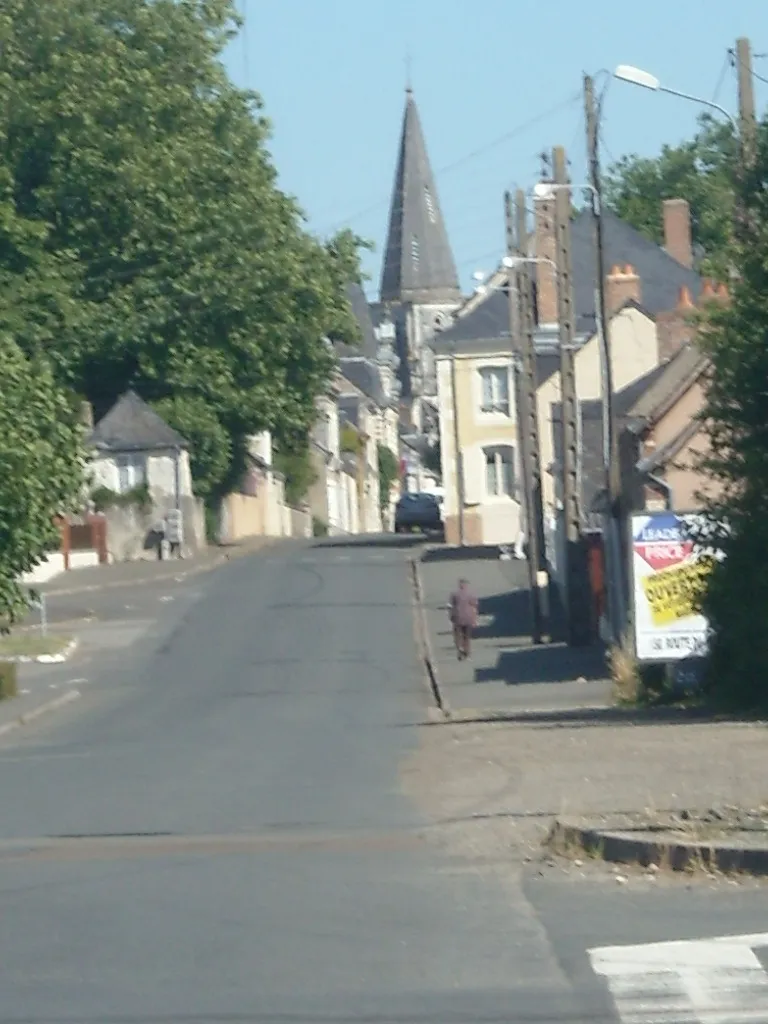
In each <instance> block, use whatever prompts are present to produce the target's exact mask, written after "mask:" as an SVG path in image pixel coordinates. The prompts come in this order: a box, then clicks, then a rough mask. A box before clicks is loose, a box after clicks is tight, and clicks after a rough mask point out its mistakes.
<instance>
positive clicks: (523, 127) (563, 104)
mask: <svg viewBox="0 0 768 1024" xmlns="http://www.w3.org/2000/svg"><path fill="white" fill-rule="evenodd" d="M580 99H581V93H571V95H570V96H569V97H568V98H567V99H565V100H561V101H560V102H559V103H557V104H556V105H555V106H553V107H550V108H549V109H548V110H545V111H542V112H541V113H540V114H536V115H534V117H531V118H529V119H528V120H527V121H523V122H522V123H521V124H519V125H517V126H516V127H514V128H512V129H511V130H510V131H508V132H506V133H505V134H504V135H501V136H499V137H498V138H496V139H494V140H493V141H492V142H489V143H486V144H485V145H483V146H480V147H478V148H477V149H473V150H471V151H470V152H469V153H466V154H465V155H464V156H461V157H459V158H458V159H457V160H454V161H452V162H451V163H449V164H445V165H444V166H443V167H441V168H440V169H439V170H438V171H437V172H436V174H435V178H441V177H443V176H444V175H446V174H450V173H451V171H455V170H456V169H457V168H459V167H463V166H464V165H465V164H467V163H469V162H470V161H471V160H474V159H476V158H477V157H478V156H482V155H483V154H484V153H488V152H490V151H491V150H492V149H497V148H498V147H499V146H502V145H503V144H504V143H505V142H509V141H510V139H514V138H516V137H517V136H518V135H522V134H523V133H524V132H526V131H528V129H529V128H533V127H535V126H536V125H537V124H539V123H540V122H541V121H545V120H546V119H547V118H549V117H552V116H553V115H554V114H557V113H559V112H560V111H561V110H564V109H567V108H568V107H571V106H573V105H574V103H577V102H578V101H579V100H580ZM388 202H389V197H387V198H386V199H380V200H378V202H376V203H372V204H371V205H370V206H366V207H365V208H364V209H361V210H358V212H357V213H354V214H352V216H350V217H345V218H344V219H343V220H339V221H336V222H335V223H334V224H331V225H330V226H329V227H328V228H326V229H325V231H322V232H321V234H325V233H326V232H327V231H335V230H336V229H337V228H341V227H344V226H345V225H347V224H351V223H352V222H353V221H356V220H359V219H360V218H361V217H365V216H366V214H369V213H374V212H376V211H377V210H380V209H381V208H382V207H383V206H386V205H387V203H388Z"/></svg>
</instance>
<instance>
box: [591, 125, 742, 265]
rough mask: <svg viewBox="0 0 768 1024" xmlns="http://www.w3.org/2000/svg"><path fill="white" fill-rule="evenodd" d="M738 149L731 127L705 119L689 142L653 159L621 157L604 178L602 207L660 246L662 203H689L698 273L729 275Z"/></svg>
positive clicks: (633, 156)
mask: <svg viewBox="0 0 768 1024" xmlns="http://www.w3.org/2000/svg"><path fill="white" fill-rule="evenodd" d="M736 159H737V143H736V138H735V136H734V131H733V128H732V126H731V125H730V123H725V124H724V123H723V122H721V121H716V120H714V119H713V118H712V117H710V115H708V114H704V115H702V117H701V118H700V119H699V129H698V131H697V133H696V135H695V136H694V138H693V139H691V140H690V141H688V142H683V143H681V144H680V145H679V146H664V147H663V149H662V151H661V153H660V154H659V156H657V157H640V156H637V155H636V154H631V155H629V156H625V157H622V159H621V160H619V161H618V162H617V163H615V164H614V165H613V166H612V167H610V168H609V170H608V172H607V174H606V176H605V200H606V204H607V205H608V206H609V207H610V208H611V209H612V210H613V211H614V212H615V213H616V214H617V215H618V216H619V217H621V219H622V220H624V221H626V222H627V223H628V224H631V225H632V226H633V227H635V228H637V230H638V231H641V232H642V233H643V234H644V235H646V236H647V237H648V238H650V239H652V240H653V241H654V242H658V243H659V244H663V241H664V226H663V219H662V202H663V200H664V199H679V198H683V199H687V200H688V202H689V204H690V207H691V231H692V236H693V243H694V247H695V249H696V250H698V252H699V254H700V260H701V270H702V271H703V272H705V273H708V274H711V275H712V276H714V277H722V276H723V275H724V274H725V272H726V270H727V251H728V246H729V244H730V241H731V226H732V223H733V209H734V178H735V175H734V171H735V168H736Z"/></svg>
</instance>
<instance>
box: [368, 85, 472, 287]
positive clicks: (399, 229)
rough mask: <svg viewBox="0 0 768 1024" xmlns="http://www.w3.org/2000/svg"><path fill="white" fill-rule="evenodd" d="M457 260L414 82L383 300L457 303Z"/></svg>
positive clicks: (402, 141)
mask: <svg viewBox="0 0 768 1024" xmlns="http://www.w3.org/2000/svg"><path fill="white" fill-rule="evenodd" d="M460 298H461V289H460V288H459V278H458V274H457V273H456V264H455V262H454V259H453V253H452V252H451V246H450V243H449V242H448V232H447V231H446V228H445V222H444V221H443V216H442V213H441V211H440V202H439V200H438V197H437V189H436V187H435V180H434V175H433V174H432V168H431V167H430V165H429V157H428V156H427V147H426V144H425V142H424V134H423V132H422V130H421V122H420V120H419V112H418V109H417V107H416V101H415V100H414V98H413V90H412V89H411V85H410V81H409V82H408V87H407V89H406V93H405V114H404V116H403V130H402V134H401V137H400V153H399V156H398V160H397V169H396V172H395V185H394V190H393V192H392V203H391V206H390V214H389V230H388V232H387V245H386V249H385V251H384V266H383V268H382V273H381V301H382V302H393V303H396V302H419V303H431V302H435V303H444V302H455V301H458V300H459V299H460Z"/></svg>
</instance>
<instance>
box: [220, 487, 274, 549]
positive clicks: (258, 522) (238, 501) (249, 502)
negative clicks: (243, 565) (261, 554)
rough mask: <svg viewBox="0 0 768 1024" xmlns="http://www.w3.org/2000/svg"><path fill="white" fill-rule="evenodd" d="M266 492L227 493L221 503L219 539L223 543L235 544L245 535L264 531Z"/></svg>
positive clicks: (256, 534) (254, 535)
mask: <svg viewBox="0 0 768 1024" xmlns="http://www.w3.org/2000/svg"><path fill="white" fill-rule="evenodd" d="M266 526H267V509H266V493H264V494H263V495H261V494H260V495H253V494H228V495H227V497H226V498H224V500H223V501H222V503H221V513H220V516H219V539H220V541H221V542H222V543H223V544H236V543H237V542H238V541H240V540H244V539H245V538H246V537H261V536H263V535H264V534H265V533H266Z"/></svg>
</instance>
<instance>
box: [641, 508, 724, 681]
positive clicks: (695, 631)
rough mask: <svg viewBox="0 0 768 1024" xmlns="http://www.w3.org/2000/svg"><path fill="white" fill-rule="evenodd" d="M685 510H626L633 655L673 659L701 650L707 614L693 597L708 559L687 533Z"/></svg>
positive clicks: (655, 659) (702, 652)
mask: <svg viewBox="0 0 768 1024" xmlns="http://www.w3.org/2000/svg"><path fill="white" fill-rule="evenodd" d="M693 518H694V517H693V516H690V515H677V514H675V513H674V512H651V513H648V512H646V513H643V514H642V515H633V516H632V591H633V595H634V611H635V614H634V633H635V652H636V654H637V659H638V661H677V660H678V659H679V658H689V657H696V656H701V655H703V654H706V651H707V620H706V619H705V618H704V616H703V615H701V614H700V612H698V611H697V610H696V601H697V597H698V594H699V593H700V591H701V585H702V582H703V579H704V577H705V575H706V574H707V573H708V572H709V570H710V566H711V560H710V559H709V558H706V557H702V556H700V555H699V554H698V552H697V551H696V549H695V545H694V543H693V541H692V540H691V539H690V538H689V537H688V536H687V530H686V525H687V524H688V523H689V522H690V521H691V520H692V519H693Z"/></svg>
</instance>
